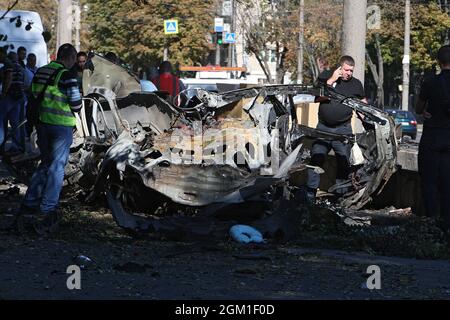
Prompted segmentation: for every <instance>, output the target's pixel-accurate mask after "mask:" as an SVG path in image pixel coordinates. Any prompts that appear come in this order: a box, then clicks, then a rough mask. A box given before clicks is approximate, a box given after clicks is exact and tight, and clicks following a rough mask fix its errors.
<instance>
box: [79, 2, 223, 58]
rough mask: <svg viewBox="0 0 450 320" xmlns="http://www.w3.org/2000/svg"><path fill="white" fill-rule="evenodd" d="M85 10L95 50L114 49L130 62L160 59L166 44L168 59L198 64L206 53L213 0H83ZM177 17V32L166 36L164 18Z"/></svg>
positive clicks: (210, 29) (211, 22) (91, 42)
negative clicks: (85, 5)
mask: <svg viewBox="0 0 450 320" xmlns="http://www.w3.org/2000/svg"><path fill="white" fill-rule="evenodd" d="M84 3H85V4H87V5H88V12H87V13H85V15H84V18H85V21H86V23H87V25H88V30H89V35H88V38H89V39H90V40H89V43H88V44H87V46H88V47H90V48H92V49H95V51H98V52H106V51H115V52H116V53H117V54H118V55H119V56H120V57H121V58H122V59H124V60H126V61H127V62H129V63H131V64H148V63H149V62H150V61H161V60H162V56H163V48H164V46H166V45H167V47H168V49H169V56H170V59H169V60H170V61H171V62H173V63H181V64H188V65H194V64H201V62H202V61H203V60H204V58H205V55H206V54H207V53H208V52H209V47H208V39H207V35H208V34H209V33H210V32H212V26H213V14H214V8H215V6H214V4H215V0H185V1H178V2H177V1H163V0H155V1H132V0H112V1H108V6H105V5H104V1H101V0H84ZM165 19H177V20H178V23H179V33H178V34H176V35H165V34H164V25H163V21H164V20H165Z"/></svg>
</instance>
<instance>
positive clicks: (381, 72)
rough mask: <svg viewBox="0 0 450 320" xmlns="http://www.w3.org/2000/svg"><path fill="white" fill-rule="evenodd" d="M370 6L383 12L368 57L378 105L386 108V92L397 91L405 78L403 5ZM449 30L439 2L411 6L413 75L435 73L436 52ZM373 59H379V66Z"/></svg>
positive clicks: (381, 0) (368, 45) (379, 1)
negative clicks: (403, 77) (403, 66)
mask: <svg viewBox="0 0 450 320" xmlns="http://www.w3.org/2000/svg"><path fill="white" fill-rule="evenodd" d="M369 4H376V5H378V6H379V7H380V9H381V27H380V29H373V30H368V33H367V40H366V49H367V52H366V57H367V64H368V66H369V70H370V72H371V74H372V78H373V80H374V82H375V84H376V87H377V104H378V105H379V106H384V102H385V101H384V100H385V99H384V91H386V89H388V91H396V88H397V84H399V83H400V79H401V74H402V71H401V70H402V69H401V68H402V64H401V62H402V57H403V35H404V3H403V2H402V1H401V2H392V1H388V0H377V1H371V2H369ZM449 28H450V17H449V16H448V14H447V13H446V12H445V11H443V10H442V9H441V7H439V6H438V5H437V3H436V2H434V1H431V2H429V3H425V4H417V3H416V4H415V3H413V4H412V10H411V29H412V30H411V74H421V73H423V72H424V71H426V70H430V69H432V67H433V65H434V64H435V63H436V62H435V60H436V59H435V54H436V52H437V49H438V48H439V47H440V46H441V45H442V44H443V42H444V39H445V37H446V33H447V30H448V29H449ZM372 56H375V57H376V58H375V61H376V62H377V66H375V63H374V62H373V60H372V58H371V57H372ZM385 67H387V68H385ZM385 70H386V71H387V72H385ZM385 80H387V82H386V81H385Z"/></svg>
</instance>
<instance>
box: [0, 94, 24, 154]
mask: <svg viewBox="0 0 450 320" xmlns="http://www.w3.org/2000/svg"><path fill="white" fill-rule="evenodd" d="M24 119H25V99H24V98H23V99H19V100H15V99H13V98H11V97H9V96H7V97H6V98H4V99H3V100H2V101H1V102H0V145H1V144H2V143H3V142H4V140H5V138H6V135H7V130H8V121H9V123H10V124H11V128H12V129H15V130H14V132H13V133H12V137H13V139H12V149H15V150H19V149H23V148H24V147H25V125H23V126H22V127H20V128H17V126H18V125H19V123H20V122H21V121H23V120H24Z"/></svg>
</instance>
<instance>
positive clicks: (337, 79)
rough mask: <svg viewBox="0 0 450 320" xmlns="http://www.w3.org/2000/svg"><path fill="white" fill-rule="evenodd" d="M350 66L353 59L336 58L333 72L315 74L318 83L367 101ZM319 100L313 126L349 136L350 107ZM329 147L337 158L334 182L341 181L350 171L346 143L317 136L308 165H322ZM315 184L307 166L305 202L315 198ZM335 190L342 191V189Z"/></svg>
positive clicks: (350, 131)
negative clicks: (337, 61)
mask: <svg viewBox="0 0 450 320" xmlns="http://www.w3.org/2000/svg"><path fill="white" fill-rule="evenodd" d="M354 68H355V60H354V59H353V58H352V57H350V56H342V57H341V58H340V59H339V66H338V68H337V69H336V70H335V71H334V72H333V74H331V76H330V71H324V72H322V73H321V74H320V75H319V82H320V83H323V84H325V83H326V84H327V85H328V86H331V87H333V88H334V90H335V91H336V92H338V93H340V94H343V95H345V96H347V97H352V98H358V99H361V101H363V102H365V103H367V100H366V98H365V97H364V88H363V85H362V83H361V81H359V80H358V79H356V78H355V77H353V71H354ZM319 102H320V106H319V123H318V124H317V127H316V128H317V129H319V130H322V131H325V132H330V133H335V134H345V135H351V134H352V126H351V119H352V115H353V110H352V109H351V108H349V107H347V106H345V105H343V104H342V103H339V102H336V101H331V100H329V99H323V100H321V101H319ZM331 149H333V150H334V152H335V155H336V161H337V173H336V182H337V183H341V182H343V181H344V180H346V179H348V175H349V173H350V165H349V161H348V159H349V148H348V145H347V144H345V143H343V142H341V141H336V140H329V139H317V140H316V141H315V142H314V143H313V146H312V150H311V162H310V164H311V165H313V166H318V167H322V166H323V163H324V162H325V157H326V155H327V154H328V152H330V150H331ZM319 183H320V175H319V174H318V173H316V172H314V170H313V169H308V181H307V188H306V196H307V199H308V201H309V202H313V201H314V200H315V197H316V192H317V188H318V187H319ZM339 191H341V192H343V191H345V190H339Z"/></svg>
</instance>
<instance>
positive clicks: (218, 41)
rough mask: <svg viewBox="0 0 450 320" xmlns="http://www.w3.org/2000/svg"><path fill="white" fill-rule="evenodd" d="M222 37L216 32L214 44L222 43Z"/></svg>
mask: <svg viewBox="0 0 450 320" xmlns="http://www.w3.org/2000/svg"><path fill="white" fill-rule="evenodd" d="M222 35H223V34H222V32H216V43H217V44H222V43H223V39H222Z"/></svg>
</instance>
